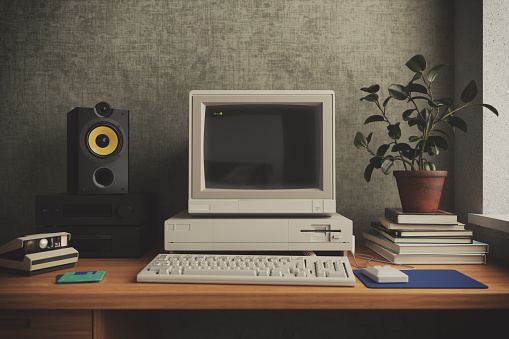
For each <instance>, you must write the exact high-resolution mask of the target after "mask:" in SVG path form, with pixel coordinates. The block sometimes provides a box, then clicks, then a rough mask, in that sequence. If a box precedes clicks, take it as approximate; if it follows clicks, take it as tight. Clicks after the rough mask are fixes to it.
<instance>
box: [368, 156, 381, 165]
mask: <svg viewBox="0 0 509 339" xmlns="http://www.w3.org/2000/svg"><path fill="white" fill-rule="evenodd" d="M369 162H370V163H371V164H372V165H373V166H375V168H380V167H382V158H379V157H373V158H371V159H369Z"/></svg>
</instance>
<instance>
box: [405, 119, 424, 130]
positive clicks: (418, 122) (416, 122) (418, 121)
mask: <svg viewBox="0 0 509 339" xmlns="http://www.w3.org/2000/svg"><path fill="white" fill-rule="evenodd" d="M415 125H417V126H419V127H421V128H422V129H424V128H425V127H426V122H424V121H423V120H422V119H421V118H412V119H409V120H408V126H410V127H412V126H415Z"/></svg>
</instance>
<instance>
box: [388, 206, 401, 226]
mask: <svg viewBox="0 0 509 339" xmlns="http://www.w3.org/2000/svg"><path fill="white" fill-rule="evenodd" d="M385 217H386V218H387V219H389V220H390V221H394V222H395V223H399V221H398V212H396V211H395V210H393V209H392V208H388V207H386V208H385Z"/></svg>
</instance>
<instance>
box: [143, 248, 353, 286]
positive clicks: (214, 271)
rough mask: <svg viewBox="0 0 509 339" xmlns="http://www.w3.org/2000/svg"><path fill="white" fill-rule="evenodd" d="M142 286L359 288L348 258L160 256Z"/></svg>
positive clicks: (145, 272)
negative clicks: (148, 283) (227, 285)
mask: <svg viewBox="0 0 509 339" xmlns="http://www.w3.org/2000/svg"><path fill="white" fill-rule="evenodd" d="M137 281H138V282H157V283H208V284H255V285H322V286H355V277H354V275H353V272H352V268H351V267H350V263H349V261H348V258H347V257H341V256H337V257H335V256H334V257H331V256H272V255H218V254H213V255H210V254H200V255H198V254H158V255H157V256H156V257H155V258H154V259H153V260H152V261H151V262H150V263H149V264H148V265H147V266H146V267H145V268H144V269H143V270H142V271H141V272H140V273H138V276H137Z"/></svg>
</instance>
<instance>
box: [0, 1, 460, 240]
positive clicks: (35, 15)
mask: <svg viewBox="0 0 509 339" xmlns="http://www.w3.org/2000/svg"><path fill="white" fill-rule="evenodd" d="M453 9H454V8H453V2H452V1H443V0H427V1H422V0H411V1H409V0H376V1H353V0H347V1H337V0H328V1H319V0H297V1H260V0H239V1H238V0H230V1H227V0H219V1H208V0H200V1H191V0H173V1H148V0H140V1H98V0H97V1H64V0H62V1H26V0H20V1H2V2H1V3H0V32H1V36H0V44H1V45H0V46H1V47H0V70H1V71H0V86H1V87H0V89H1V97H0V100H1V101H0V126H1V132H0V146H1V148H0V192H1V194H0V207H1V213H0V243H2V242H6V241H8V240H9V239H10V238H12V237H14V236H19V235H22V234H24V233H32V232H33V230H34V197H35V195H37V194H49V193H58V192H63V191H65V190H66V113H67V112H68V111H69V110H71V109H72V108H74V107H76V106H85V107H91V106H93V105H95V104H96V103H97V102H99V101H102V100H105V101H108V102H109V103H110V104H112V106H113V107H117V108H123V109H129V110H130V112H131V138H130V180H131V182H130V189H131V191H156V192H157V193H158V195H159V204H158V208H159V213H158V219H159V222H160V224H161V226H162V221H163V220H164V219H165V218H167V217H170V216H171V215H173V214H175V213H176V212H178V211H179V210H182V209H185V208H186V204H187V151H188V150H187V142H188V130H187V129H188V120H187V114H188V93H189V91H190V90H192V89H332V90H334V91H335V92H336V101H337V102H336V112H337V116H336V122H337V126H336V131H337V138H336V147H337V192H338V212H340V213H342V214H344V215H345V216H347V217H349V218H351V219H353V220H354V221H355V225H356V226H355V227H356V231H355V232H356V234H359V233H360V230H362V228H364V227H367V225H368V223H369V222H370V221H372V220H374V219H375V218H376V217H378V216H379V215H380V214H382V213H383V208H384V207H386V206H396V205H399V201H398V196H397V190H396V188H395V185H394V179H393V178H392V176H389V177H386V176H383V175H382V174H381V173H380V172H378V173H376V175H374V177H373V179H372V182H371V183H369V184H367V183H365V181H364V179H363V171H364V168H365V166H366V165H367V161H368V157H367V154H365V153H363V152H361V151H359V150H357V149H356V148H355V147H354V146H353V144H352V140H353V137H354V135H355V132H356V131H357V130H362V131H364V132H366V133H367V132H369V131H370V130H371V127H375V125H374V124H373V125H371V126H367V127H364V126H362V123H363V121H364V120H365V118H366V117H367V116H369V115H371V114H373V113H374V108H373V106H372V105H369V104H367V103H365V102H360V101H359V98H360V97H361V95H362V93H361V92H360V90H359V89H360V88H361V87H363V86H369V85H372V84H374V83H380V84H381V85H382V88H383V91H384V93H387V92H386V91H387V87H388V85H390V84H391V83H394V82H399V83H403V84H405V83H406V82H407V81H408V79H409V77H410V76H411V74H410V71H409V70H407V69H406V67H405V66H404V64H405V62H406V61H407V60H408V59H409V58H410V57H412V56H413V55H414V54H417V53H421V54H423V55H425V56H426V57H427V58H428V59H429V60H430V63H431V64H437V63H447V64H450V65H452V64H453V21H454V20H453V19H454V15H453ZM451 68H452V67H451ZM452 73H453V72H452V69H451V70H447V71H443V73H442V74H441V75H440V76H441V80H443V82H441V84H442V85H441V86H442V87H437V89H436V91H437V92H442V93H443V94H442V95H443V96H446V95H452V89H453V79H452ZM394 107H395V108H397V109H398V110H396V111H395V112H394V114H395V115H394V116H399V115H400V113H401V111H402V110H403V105H400V106H396V105H395V106H394ZM385 134H386V129H385V126H383V125H378V126H376V130H375V137H374V138H373V142H375V143H378V144H379V143H380V142H382V141H383V138H382V137H383V136H384V135H385ZM407 136H408V135H407ZM452 153H453V150H452V149H451V150H449V151H447V152H445V153H444V156H443V157H442V159H441V161H439V164H440V167H441V168H442V169H448V170H449V171H450V176H449V178H448V179H447V181H446V190H445V192H444V196H443V198H442V207H443V208H446V209H451V208H452V206H453V204H454V199H453V189H452V187H453V185H452V181H453V177H454V173H453V166H452Z"/></svg>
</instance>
